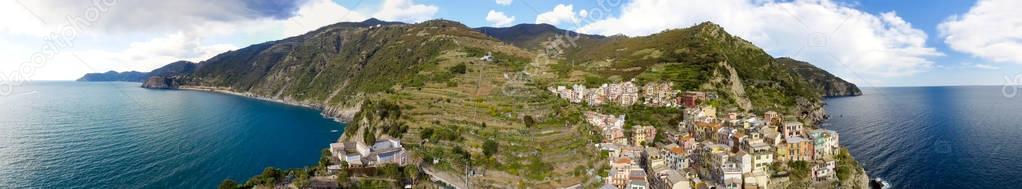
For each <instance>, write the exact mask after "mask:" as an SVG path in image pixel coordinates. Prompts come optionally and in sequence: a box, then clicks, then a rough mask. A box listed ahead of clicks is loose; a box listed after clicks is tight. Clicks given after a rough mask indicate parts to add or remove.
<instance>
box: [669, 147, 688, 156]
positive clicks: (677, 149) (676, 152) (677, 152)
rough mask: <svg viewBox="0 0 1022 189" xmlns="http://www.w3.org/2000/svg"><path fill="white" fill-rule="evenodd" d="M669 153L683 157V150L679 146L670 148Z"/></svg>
mask: <svg viewBox="0 0 1022 189" xmlns="http://www.w3.org/2000/svg"><path fill="white" fill-rule="evenodd" d="M671 153H674V154H678V155H684V154H685V148H682V147H680V146H675V147H673V148H671Z"/></svg>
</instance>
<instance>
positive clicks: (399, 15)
mask: <svg viewBox="0 0 1022 189" xmlns="http://www.w3.org/2000/svg"><path fill="white" fill-rule="evenodd" d="M439 9H440V8H439V7H437V6H435V5H425V4H415V2H414V1H412V0H384V1H383V4H382V5H381V7H380V10H379V11H377V12H376V13H374V14H373V17H376V18H379V19H382V20H388V21H402V22H422V21H426V20H429V19H432V18H433V16H434V15H436V13H437V11H438V10H439Z"/></svg>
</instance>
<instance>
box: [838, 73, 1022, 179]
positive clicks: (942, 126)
mask: <svg viewBox="0 0 1022 189" xmlns="http://www.w3.org/2000/svg"><path fill="white" fill-rule="evenodd" d="M1002 89H1003V88H1002V87H1000V86H984V87H902V88H867V89H863V93H864V95H862V96H858V97H842V98H832V99H828V100H827V107H826V108H827V112H828V113H829V114H830V116H831V118H830V119H829V120H828V121H827V122H826V124H825V125H824V127H826V128H830V129H834V130H836V131H837V132H838V133H840V134H841V141H840V142H841V144H842V145H844V146H846V147H848V149H849V151H850V152H851V153H852V155H853V156H854V157H855V159H856V160H858V161H859V162H860V163H861V164H862V165H863V167H865V168H866V171H867V172H869V174H870V176H873V177H881V178H884V179H886V180H888V181H889V182H890V183H891V184H892V185H894V186H893V187H894V188H982V189H986V188H1012V189H1017V188H1022V161H1020V160H1022V145H1020V144H1022V95H1017V96H1010V95H1008V96H1006V95H1005V94H1004V92H1003V91H1002ZM1009 92H1010V90H1009ZM1009 94H1010V93H1009ZM1020 94H1022V93H1020Z"/></svg>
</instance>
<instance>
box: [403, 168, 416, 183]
mask: <svg viewBox="0 0 1022 189" xmlns="http://www.w3.org/2000/svg"><path fill="white" fill-rule="evenodd" d="M405 175H406V176H408V178H410V179H412V180H413V181H414V180H416V179H418V178H419V168H418V167H415V166H406V167H405Z"/></svg>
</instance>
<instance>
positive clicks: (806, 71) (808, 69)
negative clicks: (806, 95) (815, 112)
mask: <svg viewBox="0 0 1022 189" xmlns="http://www.w3.org/2000/svg"><path fill="white" fill-rule="evenodd" d="M776 60H777V63H778V64H781V65H782V66H784V67H787V68H788V69H790V70H791V71H793V72H795V73H796V74H798V75H799V76H800V77H802V78H804V79H805V80H806V81H808V82H809V83H810V84H811V85H812V86H813V88H816V90H819V91H820V93H821V94H822V95H823V96H824V97H840V96H859V95H862V91H861V90H859V87H857V86H855V84H853V83H851V82H848V81H845V80H844V79H841V78H840V77H837V76H834V74H831V73H830V72H827V71H826V70H823V69H820V68H819V67H816V66H814V65H812V64H810V63H808V62H803V61H799V60H795V59H792V58H788V57H781V58H777V59H776Z"/></svg>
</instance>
